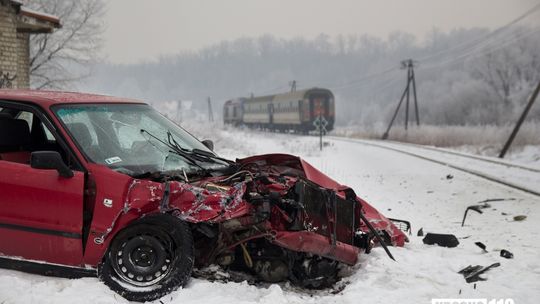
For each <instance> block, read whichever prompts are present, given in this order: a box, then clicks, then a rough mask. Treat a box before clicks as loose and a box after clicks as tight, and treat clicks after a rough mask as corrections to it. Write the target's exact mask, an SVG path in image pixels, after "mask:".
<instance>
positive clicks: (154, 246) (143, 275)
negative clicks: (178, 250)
mask: <svg viewBox="0 0 540 304" xmlns="http://www.w3.org/2000/svg"><path fill="white" fill-rule="evenodd" d="M156 232H157V231H156ZM111 258H112V265H113V269H114V272H115V273H116V275H117V276H118V278H120V279H121V280H122V281H123V282H126V283H128V284H131V285H133V286H136V287H148V286H152V285H155V284H156V283H159V282H160V281H162V280H163V279H164V278H165V277H167V276H168V275H169V273H170V272H171V271H172V264H173V262H174V261H175V252H174V250H173V242H172V238H171V237H170V236H169V235H168V234H166V233H155V234H142V235H136V236H133V237H131V238H129V239H126V240H125V241H123V242H122V243H121V245H120V247H119V249H118V251H117V252H116V253H114V252H113V253H112V256H111Z"/></svg>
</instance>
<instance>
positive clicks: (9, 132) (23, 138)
mask: <svg viewBox="0 0 540 304" xmlns="http://www.w3.org/2000/svg"><path fill="white" fill-rule="evenodd" d="M0 106H2V105H1V104H0ZM19 113H21V112H19ZM27 114H29V115H30V116H31V117H32V118H33V119H36V113H32V112H30V111H28V112H27ZM21 118H25V117H24V116H23V115H17V116H14V117H12V118H10V117H6V116H5V115H4V116H2V117H0V255H1V256H2V257H4V258H6V257H7V258H9V257H14V258H18V259H20V258H23V259H28V260H35V261H44V262H48V263H55V264H65V265H73V266H76V265H80V264H81V261H82V255H83V250H82V248H83V241H82V240H83V238H82V226H83V191H84V178H85V176H84V173H83V172H81V171H74V172H73V173H74V174H73V177H70V178H65V177H61V176H60V175H59V174H58V172H57V171H56V170H42V169H34V168H32V167H31V165H30V163H29V156H30V153H31V152H33V151H31V149H32V148H31V147H36V146H37V147H39V146H40V144H43V143H36V142H32V140H36V138H39V137H37V136H34V134H30V126H27V127H24V126H23V124H22V122H26V123H27V125H28V123H29V121H27V120H26V119H21ZM43 127H44V128H45V126H44V125H43ZM33 129H34V128H32V132H33V131H34V130H33ZM46 132H47V134H49V136H51V135H52V134H55V133H52V132H51V130H49V129H47V130H46ZM53 136H54V137H53V138H52V142H53V143H54V141H55V140H58V136H57V135H56V134H55V135H53ZM28 137H29V138H30V139H28ZM48 144H51V139H50V138H49V139H48ZM58 147H59V145H58ZM59 152H60V151H59ZM61 152H63V153H64V155H65V153H66V151H61ZM25 155H27V156H25Z"/></svg>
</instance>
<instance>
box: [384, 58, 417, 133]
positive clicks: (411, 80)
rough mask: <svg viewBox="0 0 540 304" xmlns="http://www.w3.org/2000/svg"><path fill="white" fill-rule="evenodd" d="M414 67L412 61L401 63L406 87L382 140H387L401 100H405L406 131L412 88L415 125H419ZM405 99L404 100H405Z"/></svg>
mask: <svg viewBox="0 0 540 304" xmlns="http://www.w3.org/2000/svg"><path fill="white" fill-rule="evenodd" d="M414 65H415V62H414V60H412V59H407V60H403V61H401V69H402V70H405V69H406V70H407V85H406V86H405V90H404V91H403V94H402V95H401V98H400V99H399V103H398V106H397V108H396V111H395V112H394V115H393V116H392V119H391V120H390V124H388V128H387V129H386V132H384V134H383V136H382V139H387V138H388V134H389V133H390V129H391V128H392V125H393V124H394V120H395V119H396V117H397V114H398V112H399V108H400V107H401V104H402V103H403V100H404V99H405V130H407V129H408V125H409V103H410V89H411V87H412V91H413V92H412V93H413V98H414V113H415V115H416V125H417V126H419V125H420V116H419V114H418V100H417V98H416V77H415V75H414ZM405 97H406V98H405Z"/></svg>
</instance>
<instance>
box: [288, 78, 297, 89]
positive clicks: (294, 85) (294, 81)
mask: <svg viewBox="0 0 540 304" xmlns="http://www.w3.org/2000/svg"><path fill="white" fill-rule="evenodd" d="M289 84H290V85H291V92H296V80H293V81H291V82H289Z"/></svg>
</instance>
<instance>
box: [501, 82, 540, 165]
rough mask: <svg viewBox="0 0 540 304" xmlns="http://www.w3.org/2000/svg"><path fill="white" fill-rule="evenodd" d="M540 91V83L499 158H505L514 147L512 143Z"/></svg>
mask: <svg viewBox="0 0 540 304" xmlns="http://www.w3.org/2000/svg"><path fill="white" fill-rule="evenodd" d="M539 91H540V82H539V83H538V85H537V86H536V89H535V90H534V92H533V93H532V95H531V98H530V99H529V102H528V103H527V105H526V106H525V109H524V110H523V113H521V116H520V117H519V119H518V121H517V123H516V126H515V127H514V130H513V131H512V134H510V137H509V138H508V140H507V141H506V143H505V144H504V147H503V149H502V151H501V154H499V158H504V155H505V154H506V152H507V151H508V149H510V146H511V145H512V142H513V141H514V138H515V137H516V135H517V133H518V132H519V129H520V128H521V124H523V121H524V120H525V118H527V114H529V111H530V110H531V107H532V105H533V104H534V102H535V101H536V97H538V92H539Z"/></svg>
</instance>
